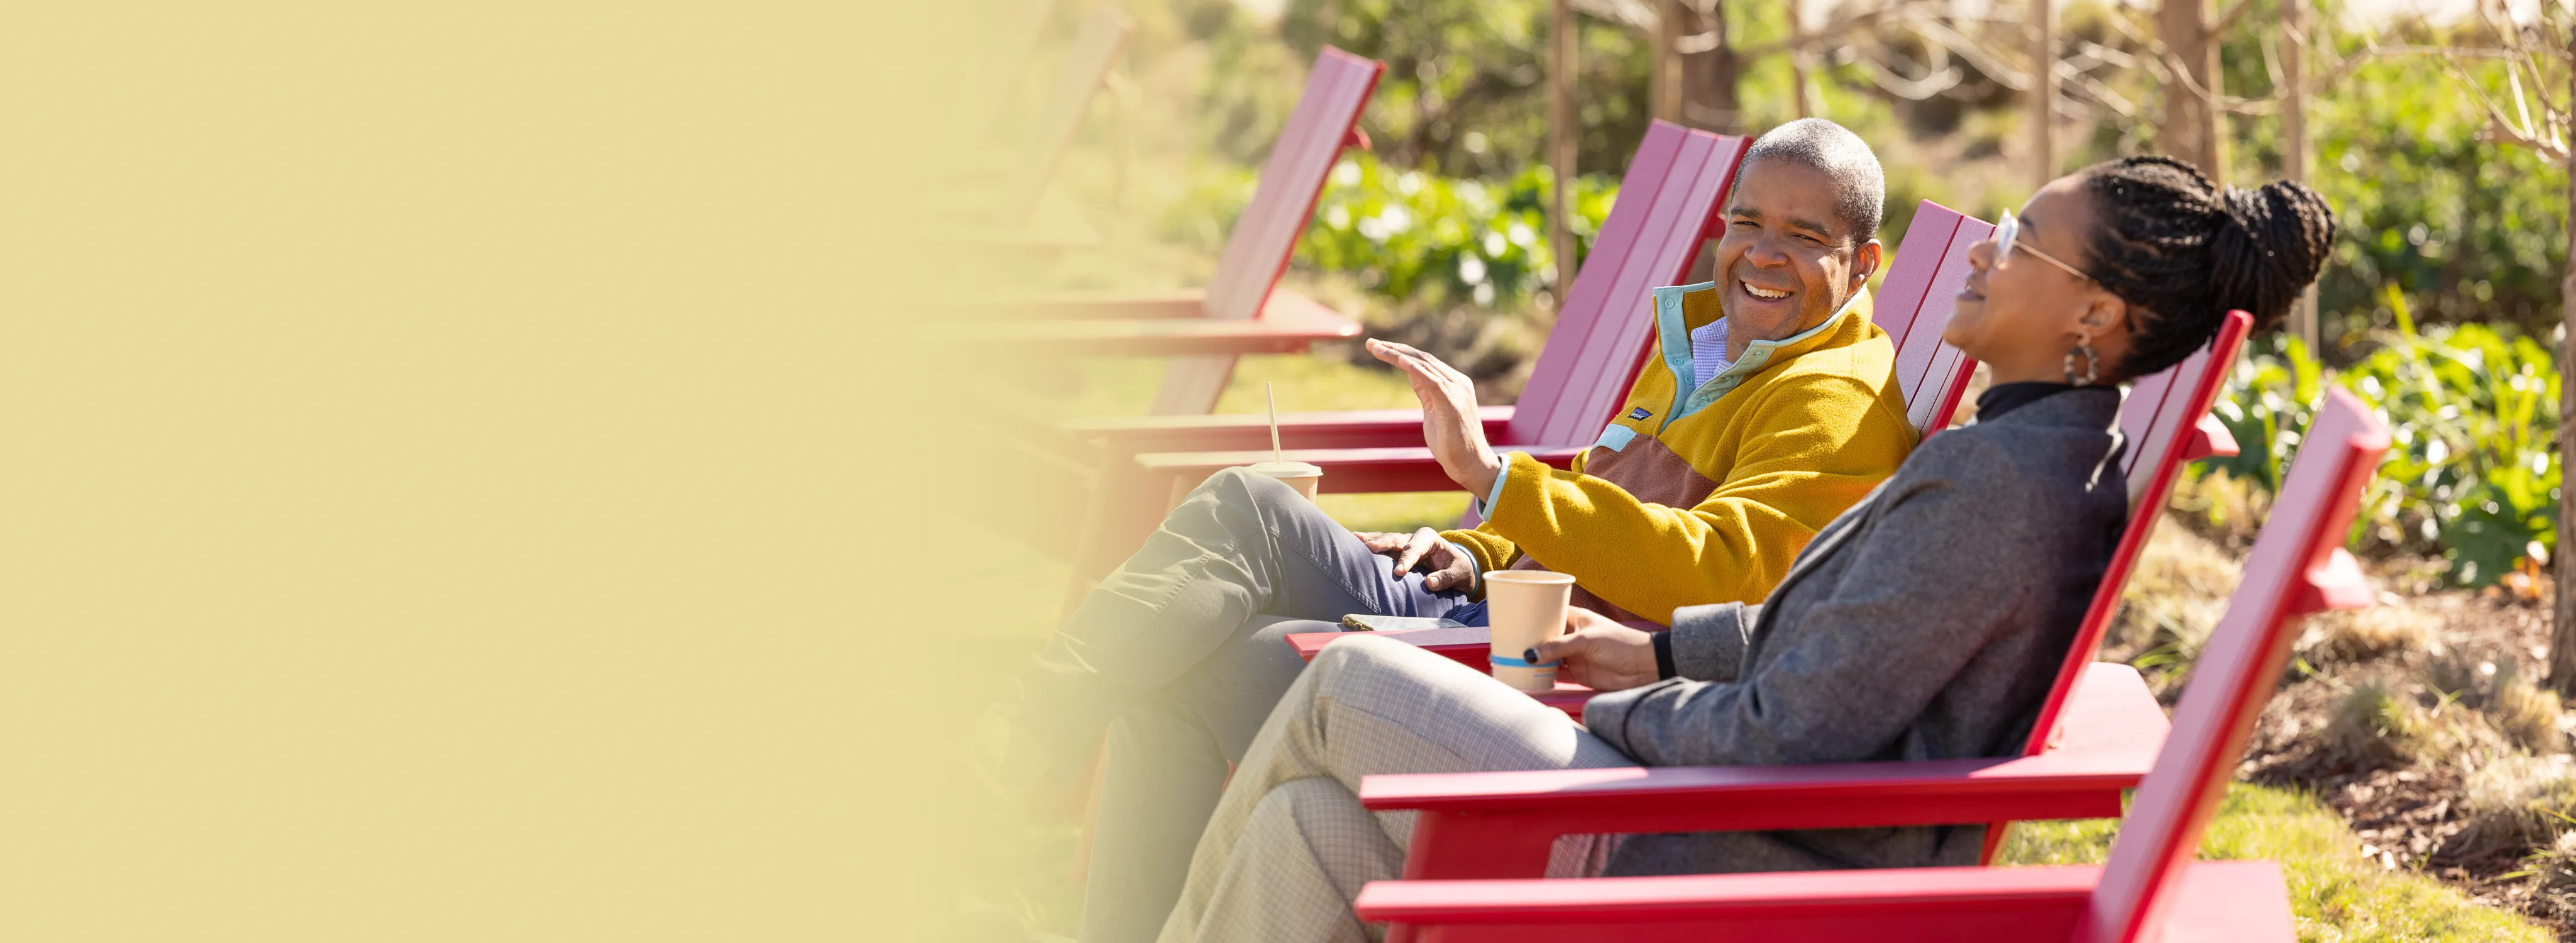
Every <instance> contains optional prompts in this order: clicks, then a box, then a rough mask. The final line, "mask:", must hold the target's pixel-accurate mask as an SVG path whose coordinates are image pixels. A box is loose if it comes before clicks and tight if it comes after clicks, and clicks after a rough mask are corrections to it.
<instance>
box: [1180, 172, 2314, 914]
mask: <svg viewBox="0 0 2576 943" xmlns="http://www.w3.org/2000/svg"><path fill="white" fill-rule="evenodd" d="M2333 240H2334V219H2333V216H2332V213H2331V211H2330V210H2329V209H2328V208H2327V206H2326V205H2325V203H2324V201H2323V200H2322V199H2320V198H2319V197H2318V196H2317V195H2316V194H2315V193H2314V192H2312V191H2310V190H2308V189H2307V188H2305V187H2302V186H2300V185H2298V184H2294V183H2273V184H2270V185H2268V186H2265V187H2262V188H2261V189H2259V190H2251V191H2248V190H2237V189H2234V188H2220V187H2218V186H2216V185H2214V184H2212V183H2211V182H2210V181H2209V180H2208V178H2206V177H2204V176H2202V175H2201V174H2200V172H2199V171H2197V170H2195V169H2193V168H2192V167H2191V166H2190V165H2189V164H2185V163H2181V162H2179V161H2174V160H2170V159H2166V158H2155V157H2142V158H2130V159H2126V160H2120V161H2114V162H2110V163H2106V164H2102V165H2099V166H2096V167H2093V168H2090V169H2087V170H2085V171H2082V172H2079V173H2077V174H2074V175H2072V176H2068V177H2065V178H2062V179H2059V180H2057V181H2055V182H2053V183H2051V184H2049V185H2048V186H2047V187H2045V188H2043V189H2042V190H2041V191H2040V192H2039V194H2038V195H2037V196H2034V197H2032V199H2031V201H2030V204H2029V205H2028V206H2027V207H2026V208H2025V209H2024V210H2023V212H2022V213H2021V214H2020V216H2019V218H2018V219H2016V218H2014V217H2013V216H2011V215H2009V214H2008V215H2007V216H2006V217H2005V219H2004V222H2003V223H2002V225H2000V226H1998V227H1997V228H1996V231H1995V236H1994V238H1992V239H1989V240H1987V241H1985V242H1982V243H1979V244H1978V245H1977V246H1976V247H1975V248H1974V249H1972V250H1971V252H1970V256H1969V259H1970V263H1971V266H1972V269H1973V271H1972V274H1971V275H1970V276H1969V278H1968V282H1967V287H1966V289H1965V290H1964V291H1962V292H1960V294H1959V297H1958V308H1957V312H1956V313H1955V314H1954V315H1953V316H1952V318H1951V320H1950V323H1949V326H1948V327H1947V328H1946V329H1945V330H1944V332H1943V337H1944V339H1946V340H1948V341H1949V342H1950V343H1952V344H1954V345H1956V346H1958V347H1959V348H1960V349H1961V350H1963V351H1965V352H1966V353H1967V354H1968V355H1969V356H1972V357H1975V358H1977V359H1978V360H1981V361H1984V362H1985V363H1986V364H1987V366H1988V368H1989V370H1990V371H1991V376H1992V377H1993V380H1994V385H1993V386H1992V387H1991V388H1989V389H1988V390H1987V392H1986V393H1985V395H1984V396H1982V397H1980V398H1979V400H1978V413H1977V421H1976V423H1975V424H1973V425H1970V426H1968V427H1965V428H1961V429H1955V430H1951V431H1949V432H1946V433H1944V434H1941V435H1938V436H1934V437H1932V438H1929V439H1926V440H1925V441H1924V443H1923V445H1922V446H1921V447H1919V448H1917V449H1916V450H1915V452H1914V454H1913V455H1912V457H1910V458H1909V459H1907V460H1906V462H1905V464H1904V465H1903V466H1902V467H1901V468H1899V469H1898V471H1897V473H1896V475H1895V477H1893V478H1890V479H1889V480H1888V481H1887V482H1886V483H1885V484H1883V485H1881V486H1880V487H1879V489H1878V490H1877V491H1875V492H1873V493H1872V494H1871V495H1870V496H1869V497H1868V498H1865V499H1863V500H1862V501H1861V503H1860V504H1858V505H1857V506H1854V507H1853V508H1852V509H1851V510H1849V511H1847V512H1845V513H1844V514H1843V515H1842V516H1841V517H1839V518H1837V519H1835V520H1834V521H1833V523H1831V524H1829V525H1827V526H1826V527H1825V529H1824V530H1823V531H1821V532H1820V533H1818V534H1817V536H1816V538H1815V540H1814V542H1813V543H1811V544H1809V545H1808V547H1807V548H1806V550H1805V551H1804V552H1802V553H1801V554H1800V555H1799V556H1798V559H1797V561H1796V563H1794V564H1793V565H1792V566H1791V569H1790V570H1789V573H1788V575H1787V576H1786V577H1785V578H1784V579H1783V581H1782V582H1781V584H1780V585H1779V587H1778V588H1777V589H1775V590H1774V591H1773V592H1772V594H1771V596H1770V598H1769V600H1768V601H1767V603H1765V604H1761V605H1744V604H1737V603H1729V604H1722V605H1714V606H1699V607H1687V608H1684V609H1681V610H1678V611H1676V612H1675V613H1674V619H1673V624H1672V629H1671V631H1669V632H1663V633H1647V632H1641V631H1638V630H1635V629H1630V628H1627V627H1625V626H1621V625H1619V624H1617V623H1614V622H1610V621H1608V620H1606V619H1603V618H1601V617H1599V616H1597V615H1594V614H1592V613H1589V612H1584V611H1581V610H1577V611H1576V613H1575V616H1574V618H1573V619H1572V624H1571V625H1569V627H1568V628H1569V629H1570V630H1571V631H1570V634H1569V635H1568V636H1567V637H1566V638H1564V639H1563V640H1561V641H1557V642H1553V643H1549V644H1548V645H1546V646H1544V647H1542V648H1539V649H1534V650H1532V651H1530V652H1528V653H1527V657H1529V658H1531V659H1532V660H1557V659H1562V660H1563V663H1564V670H1563V675H1564V676H1565V677H1567V678H1568V680H1572V681H1576V682H1578V683H1582V684H1587V685H1590V686H1592V687H1594V688H1598V689H1601V690H1604V691H1608V692H1613V693H1606V694H1603V695H1601V696H1598V697H1595V698H1594V699H1593V700H1592V702H1591V703H1590V705H1589V706H1587V707H1586V708H1585V710H1584V717H1583V723H1582V724H1581V725H1580V726H1578V725H1575V724H1573V723H1569V722H1568V721H1567V720H1566V719H1565V717H1564V716H1563V715H1562V714H1558V713H1556V712H1555V711H1553V710H1551V709H1549V708H1546V707H1543V706H1541V705H1539V704H1538V703H1536V702H1535V701H1532V700H1530V699H1529V698H1527V697H1525V696H1522V695H1520V694H1519V693H1517V692H1514V691H1511V690H1510V689H1508V688H1505V687H1503V686H1501V685H1499V684H1497V683H1495V682H1494V681H1493V680H1492V679H1490V678H1488V677H1485V676H1483V675H1481V674H1479V673H1477V672H1475V671H1473V670H1470V669H1467V668H1465V667H1463V666H1460V665H1458V664H1456V663H1454V662H1450V661H1449V660H1447V659H1445V658H1442V657H1439V656H1436V655H1432V654H1430V653H1428V652H1424V651H1422V650H1421V649H1418V648H1414V647H1411V646H1407V645H1404V644H1402V643H1399V642H1393V641H1390V640H1387V639H1380V638H1372V637H1368V636H1355V637H1352V638H1346V639H1341V640H1338V641H1336V642H1334V643H1333V644H1332V645H1331V646H1330V647H1327V648H1326V649H1325V650H1324V652H1323V653H1322V655H1320V656H1319V657H1318V658H1317V659H1316V661H1315V663H1314V665H1313V666H1311V667H1310V668H1309V669H1308V670H1307V671H1306V672H1305V673H1304V675H1303V676H1302V677H1301V678H1300V679H1299V680H1298V681H1297V683H1296V685H1295V686H1294V687H1293V688H1291V689H1290V691H1289V693H1288V695H1287V697H1286V699H1284V700H1283V701H1282V702H1281V704H1280V706H1279V708H1278V710H1277V711H1275V712H1274V713H1272V714H1271V716H1270V719H1269V721H1268V722H1267V723H1266V724H1265V725H1264V726H1263V728H1262V731H1261V734H1260V735H1259V737H1258V738H1257V739H1256V740H1255V741H1254V742H1253V745H1252V747H1251V749H1250V750H1249V751H1248V752H1247V754H1246V755H1245V757H1244V760H1243V764H1242V766H1241V767H1240V768H1239V769H1238V770H1237V771H1236V773H1235V776H1234V779H1233V781H1232V783H1231V784H1230V785H1229V786H1228V787H1227V791H1226V795H1225V798H1224V800H1223V802H1222V804H1221V805H1220V806H1219V808H1218V810H1217V813H1216V815H1215V817H1214V818H1213V819H1212V820H1211V822H1210V823H1209V826H1208V829H1207V831H1206V832H1205V834H1204V835H1203V837H1202V838H1201V840H1200V843H1199V847H1198V849H1197V853H1196V855H1195V858H1194V860H1193V861H1192V864H1191V869H1190V876H1189V880H1188V884H1187V887H1186V888H1185V889H1184V891H1183V893H1182V897H1181V901H1180V903H1179V905H1178V906H1177V907H1175V908H1174V910H1173V912H1172V914H1171V916H1170V919H1169V920H1168V921H1167V922H1166V924H1165V926H1164V930H1163V935H1162V939H1163V940H1164V941H1165V943H1180V941H1190V940H1347V941H1354V943H1356V941H1360V940H1365V939H1367V938H1368V936H1369V934H1370V929H1369V928H1368V927H1366V926H1364V925H1362V924H1361V923H1360V922H1359V921H1358V920H1357V919H1356V918H1355V917H1353V916H1352V914H1351V912H1350V909H1349V902H1350V900H1351V899H1352V898H1353V897H1355V896H1356V895H1357V894H1358V893H1359V889H1360V886H1361V885H1362V884H1365V883H1367V882H1368V881H1371V880H1379V879H1389V878H1393V877H1395V876H1397V874H1399V873H1400V872H1401V870H1402V866H1403V860H1404V844H1405V841H1406V840H1407V838H1408V837H1409V836H1410V834H1411V830H1412V822H1411V819H1410V816H1408V815H1402V814H1390V815H1385V816H1376V815H1372V814H1370V813H1368V812H1367V811H1365V810H1364V809H1362V808H1361V807H1360V805H1359V802H1358V800H1357V798H1356V789H1357V786H1358V784H1359V779H1360V777H1361V776H1363V775H1367V774H1371V773H1418V772H1419V773H1427V772H1466V771H1476V770H1510V769H1549V768H1568V767H1586V766H1627V765H1635V764H1639V763H1643V764H1646V765H1690V766H1700V765H1729V764H1746V765H1773V764H1803V763H1837V762H1854V761H1870V760H1929V759H1950V758H1961V757H1976V756H2000V755H2007V754H2009V753H2010V752H2012V750H2013V749H2014V748H2015V747H2016V746H2017V745H2018V744H2019V743H2020V742H2021V741H2022V739H2023V738H2024V736H2025V735H2026V734H2027V733H2028V730H2029V726H2030V724H2031V723H2032V721H2033V718H2034V716H2035V714H2036V712H2037V710H2038V707H2039V703H2040V700H2041V699H2042V698H2043V697H2045V696H2046V694H2047V691H2048V687H2049V683H2050V681H2051V680H2052V678H2051V675H2052V674H2053V673H2054V670H2055V668H2056V666H2057V665H2058V663H2059V662H2060V661H2061V660H2062V659H2063V658H2064V656H2065V654H2066V647H2067V645H2068V644H2070V641H2071V639H2072V638H2073V636H2074V632H2075V629H2076V626H2077V624H2078V623H2079V622H2080V621H2081V620H2082V618H2083V612H2084V609H2085V605H2086V603H2087V601H2088V600H2089V599H2090V597H2091V595H2092V593H2093V590H2094V587H2095V586H2096V585H2098V584H2099V583H2100V581H2101V576H2102V572H2103V570H2104V568H2105V567H2106V566H2107V564H2108V563H2109V560H2110V557H2111V554H2112V550H2113V546H2114V545H2115V544H2116V543H2117V541H2118V539H2119V531H2120V528H2121V526H2122V522H2123V521H2124V520H2125V519H2126V517H2127V516H2128V515H2127V511H2128V508H2127V500H2126V491H2125V488H2124V483H2123V481H2122V477H2121V475H2120V474H2119V471H2118V463H2117V462H2116V459H2117V457H2118V455H2119V451H2120V449H2121V447H2122V443H2121V442H2120V440H2119V436H2118V434H2117V432H2116V430H2115V428H2114V424H2115V422H2116V420H2117V416H2118V412H2119V407H2120V393H2119V390H2118V388H2117V386H2116V384H2118V383H2119V382H2121V381H2124V380H2127V379H2129V378H2132V377H2137V376H2143V375H2146V374H2149V373H2153V372H2155V371H2158V370H2162V369H2164V368H2166V367H2168V366H2171V365H2173V364H2174V363H2177V362H2179V361H2181V360H2182V359H2183V358H2184V357H2185V356H2188V355H2189V354H2190V353H2191V351H2193V350H2194V349H2197V348H2198V347H2200V346H2202V345H2204V344H2206V343H2207V342H2208V341H2209V338H2210V337H2211V335H2212V334H2213V333H2214V332H2215V331H2216V330H2217V327H2218V325H2219V323H2220V320H2221V319H2222V318H2223V317H2224V316H2225V314H2226V312H2227V311H2229V310H2231V309H2239V308H2241V309H2245V310H2247V311H2250V312H2252V313H2253V314H2254V316H2255V321H2256V324H2257V326H2264V325H2268V324H2270V323H2273V322H2274V321H2277V320H2278V319H2279V318H2280V317H2281V316H2282V315H2283V314H2284V313H2285V312H2286V311H2287V310H2288V309H2289V306H2290V305H2291V304H2292V302H2293V301H2294V300H2295V299H2296V298H2297V297H2298V296H2299V294H2300V292H2301V291H2303V290H2304V289H2305V288H2306V287H2307V285H2308V284H2309V283H2310V282H2312V281H2314V280H2315V278H2316V275H2317V271H2318V268H2319V267H2320V266H2321V265H2322V264H2323V263H2324V261H2325V257H2326V254H2327V252H2328V251H2329V250H2330V248H2331V247H2332V244H2333ZM1981 833H1982V829H1981V828H1978V827H1975V826H1965V827H1949V828H1889V829H1860V830H1838V831H1806V832H1763V833H1703V834H1686V835H1635V836H1626V837H1624V839H1620V838H1610V837H1603V836H1575V837H1569V838H1568V839H1565V840H1562V841H1560V842H1559V843H1558V845H1557V848H1556V854H1555V855H1554V857H1553V860H1552V861H1551V862H1550V866H1549V873H1550V874H1551V875H1573V874H1600V873H1611V874H1674V873H1705V872H1724V871H1780V870H1800V869H1817V868H1840V867H1901V866H1925V865H1943V864H1967V863H1973V861H1974V860H1975V856H1976V853H1977V849H1978V847H1979V844H1980V842H1981V840H1982V837H1983V836H1982V834H1981Z"/></svg>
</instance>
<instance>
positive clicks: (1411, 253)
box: [1297, 153, 1619, 308]
mask: <svg viewBox="0 0 2576 943" xmlns="http://www.w3.org/2000/svg"><path fill="white" fill-rule="evenodd" d="M1554 186H1555V175H1554V174H1553V173H1552V172H1551V171H1549V170H1548V169H1547V168H1546V167H1542V166H1537V165H1532V166H1530V167H1528V168H1526V169H1523V170H1522V171H1521V172H1520V173H1519V174H1518V175H1516V176H1513V177H1512V178H1510V179H1508V180H1504V181H1497V182H1488V181H1484V180H1475V179H1461V178H1452V177H1443V176H1440V175H1437V174H1429V173H1423V172H1421V171H1416V170H1397V169H1395V168H1392V167H1389V166H1387V165H1385V164H1382V163H1379V162H1378V161H1377V159H1376V158H1375V157H1373V156H1370V155H1368V154H1364V153H1363V154H1357V155H1353V156H1351V157H1346V158H1344V159H1343V160H1342V161H1341V162H1340V163H1338V164H1335V165H1334V166H1333V172H1332V176H1331V177H1330V178H1328V180H1327V182H1326V183H1325V185H1324V193H1323V196H1322V197H1321V198H1319V199H1318V200H1317V202H1316V204H1315V221H1314V222H1313V223H1312V224H1311V225H1309V226H1308V227H1307V231H1306V236H1305V238H1304V239H1301V240H1299V242H1298V244H1297V258H1298V260H1299V261H1301V262H1304V263H1306V264H1307V265H1310V266H1313V267H1315V268H1318V269H1322V270H1325V271H1334V272H1348V273H1351V274H1352V275H1354V276H1355V277H1357V278H1358V279H1359V282H1360V284H1361V285H1363V286H1365V287H1366V288H1368V289H1369V290H1370V291H1372V292H1375V293H1377V294H1380V295H1384V296H1386V297H1388V298H1393V299H1396V300H1399V301H1405V300H1415V299H1417V298H1419V299H1424V300H1444V299H1445V300H1450V301H1455V302H1472V303H1473V304H1475V305H1476V306H1478V307H1481V308H1514V307H1518V306H1520V305H1522V304H1524V303H1526V302H1527V301H1528V300H1529V299H1530V297H1531V296H1532V294H1533V293H1535V292H1536V291H1538V290H1540V289H1542V288H1546V287H1550V286H1552V285H1554V284H1555V283H1556V281H1557V280H1558V275H1557V272H1558V266H1557V259H1556V257H1555V254H1554V247H1552V246H1549V245H1548V244H1547V232H1548V226H1547V207H1548V201H1549V200H1550V199H1551V194H1552V193H1553V192H1554V191H1553V188H1554ZM1618 191H1619V187H1618V184H1617V182H1616V181H1613V180H1611V179H1609V178H1606V177H1578V178H1576V179H1575V181H1574V192H1573V193H1572V194H1571V197H1572V205H1571V209H1572V210H1573V215H1574V225H1573V229H1574V236H1575V241H1576V243H1578V244H1579V245H1580V246H1581V247H1582V248H1585V249H1589V248H1590V246H1591V244H1592V238H1593V237H1594V236H1595V235H1596V234H1598V233H1599V232H1600V231H1601V223H1602V221H1603V220H1604V219H1607V218H1608V217H1609V215H1610V204H1611V202H1612V201H1613V200H1615V199H1616V198H1617V196H1618Z"/></svg>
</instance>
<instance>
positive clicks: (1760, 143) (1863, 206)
mask: <svg viewBox="0 0 2576 943" xmlns="http://www.w3.org/2000/svg"><path fill="white" fill-rule="evenodd" d="M1772 159H1778V160H1786V161H1790V162H1793V163H1797V164H1802V165H1805V166H1808V167H1813V168H1815V169H1817V170H1820V171H1823V172H1824V174H1825V176H1827V177H1830V178H1832V179H1833V181H1834V215H1837V216H1840V217H1842V220H1843V222H1844V223H1846V224H1848V225H1850V226H1851V228H1852V233H1853V238H1852V244H1854V245H1860V244H1862V243H1866V242H1868V241H1870V240H1872V239H1875V238H1878V223H1879V219H1880V217H1881V216H1883V215H1885V213H1886V211H1887V174H1886V172H1885V171H1882V170H1880V169H1879V167H1878V155H1877V154H1874V153H1871V152H1870V149H1869V142H1867V141H1863V140H1861V139H1860V135H1857V134H1853V133H1851V129H1849V128H1845V127H1843V126H1842V125H1838V124H1835V123H1833V122H1831V121H1827V120H1825V119H1823V118H1800V119H1798V120H1796V121H1792V122H1789V123H1788V124H1784V125H1781V126H1779V127H1776V128H1773V129H1771V130H1770V132H1769V133H1766V134H1764V135H1762V136H1761V137H1760V138H1757V139H1755V140H1754V142H1753V146H1752V147H1751V148H1748V149H1746V150H1745V152H1744V166H1748V167H1749V166H1752V164H1753V162H1754V161H1758V160H1772Z"/></svg>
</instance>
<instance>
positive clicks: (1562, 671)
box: [1536, 606, 1657, 691]
mask: <svg viewBox="0 0 2576 943" xmlns="http://www.w3.org/2000/svg"><path fill="white" fill-rule="evenodd" d="M1536 651H1537V652H1538V660H1539V661H1542V662H1548V661H1557V660H1559V659H1562V660H1563V661H1564V662H1565V664H1564V665H1563V666H1561V667H1559V668H1557V670H1556V676H1557V678H1559V679H1560V680H1565V681H1572V682H1574V683H1576V684H1580V685H1582V686H1584V687H1587V688H1591V689H1593V690H1595V691H1625V690H1627V689H1629V688H1634V687H1641V686H1644V685H1647V684H1652V683H1654V681H1655V680H1656V674H1657V672H1656V670H1655V637H1654V636H1653V635H1650V634H1648V633H1645V632H1641V631H1638V630H1636V629H1632V628H1629V627H1627V626H1624V625H1620V624H1619V623H1617V622H1613V621H1611V620H1610V617H1608V616H1604V615H1602V614H1600V613H1598V612H1594V611H1592V610H1590V609H1585V608H1583V607H1581V606H1568V607H1566V610H1565V636H1564V637H1562V638H1559V639H1556V640H1555V641H1550V642H1541V643H1539V646H1538V648H1537V649H1536Z"/></svg>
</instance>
